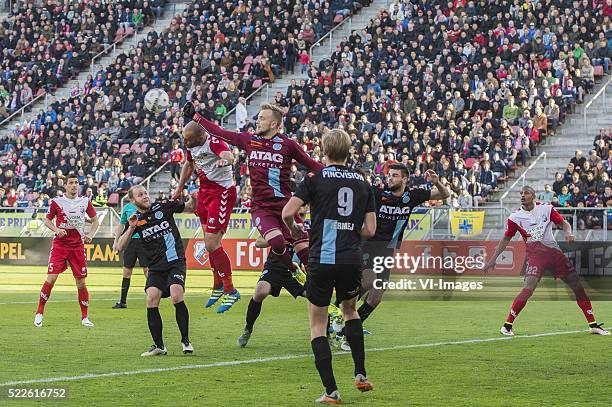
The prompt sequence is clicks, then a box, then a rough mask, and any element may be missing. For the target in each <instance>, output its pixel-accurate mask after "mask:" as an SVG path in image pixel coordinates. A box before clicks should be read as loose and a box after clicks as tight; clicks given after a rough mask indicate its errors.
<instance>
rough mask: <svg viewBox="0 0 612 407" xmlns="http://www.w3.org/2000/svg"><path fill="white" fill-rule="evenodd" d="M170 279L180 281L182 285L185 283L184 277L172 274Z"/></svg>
mask: <svg viewBox="0 0 612 407" xmlns="http://www.w3.org/2000/svg"><path fill="white" fill-rule="evenodd" d="M172 277H174V278H176V279H177V280H181V281H182V282H183V283H184V282H185V276H184V275H182V274H173V275H172Z"/></svg>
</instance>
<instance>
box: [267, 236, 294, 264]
mask: <svg viewBox="0 0 612 407" xmlns="http://www.w3.org/2000/svg"><path fill="white" fill-rule="evenodd" d="M268 244H269V245H270V249H271V250H272V253H274V254H275V255H276V256H277V257H278V258H279V260H280V261H281V263H283V265H285V266H287V268H289V270H291V271H294V270H295V266H294V265H293V261H292V255H291V251H290V250H288V249H287V245H286V244H285V238H284V237H283V236H282V235H278V236H274V237H273V238H272V239H270V240H268Z"/></svg>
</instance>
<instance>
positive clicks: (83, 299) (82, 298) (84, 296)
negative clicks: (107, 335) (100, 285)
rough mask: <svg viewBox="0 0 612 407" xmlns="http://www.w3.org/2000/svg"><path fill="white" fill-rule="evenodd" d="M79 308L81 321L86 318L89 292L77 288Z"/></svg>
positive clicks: (85, 289)
mask: <svg viewBox="0 0 612 407" xmlns="http://www.w3.org/2000/svg"><path fill="white" fill-rule="evenodd" d="M78 292H79V295H78V296H79V306H80V307H81V319H84V318H86V317H87V312H88V309H89V291H87V287H85V288H79V289H78Z"/></svg>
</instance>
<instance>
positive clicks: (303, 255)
mask: <svg viewBox="0 0 612 407" xmlns="http://www.w3.org/2000/svg"><path fill="white" fill-rule="evenodd" d="M309 255H310V248H309V247H308V246H306V247H304V248H303V249H302V250H300V251H299V252H297V256H298V259H300V262H301V263H302V265H303V266H304V267H308V256H309Z"/></svg>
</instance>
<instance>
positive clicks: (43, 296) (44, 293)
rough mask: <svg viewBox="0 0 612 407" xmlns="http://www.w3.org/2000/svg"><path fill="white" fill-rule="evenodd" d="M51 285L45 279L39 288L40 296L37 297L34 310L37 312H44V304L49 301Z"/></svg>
mask: <svg viewBox="0 0 612 407" xmlns="http://www.w3.org/2000/svg"><path fill="white" fill-rule="evenodd" d="M52 289H53V286H52V285H51V284H49V283H47V282H46V281H45V283H44V284H43V286H42V288H41V289H40V297H39V298H38V310H36V313H37V314H42V313H43V312H45V304H46V303H47V301H49V297H50V296H51V290H52Z"/></svg>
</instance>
